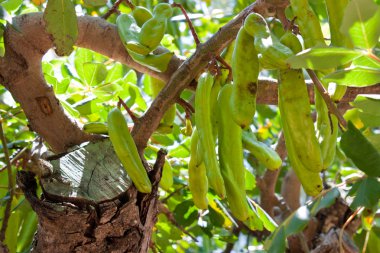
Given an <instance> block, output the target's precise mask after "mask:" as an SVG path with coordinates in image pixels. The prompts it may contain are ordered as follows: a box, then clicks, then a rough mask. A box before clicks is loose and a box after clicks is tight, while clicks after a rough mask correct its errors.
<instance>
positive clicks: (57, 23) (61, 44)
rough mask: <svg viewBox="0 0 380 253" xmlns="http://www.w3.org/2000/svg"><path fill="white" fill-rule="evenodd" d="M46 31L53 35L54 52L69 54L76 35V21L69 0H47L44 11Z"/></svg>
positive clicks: (62, 54) (71, 3) (72, 5)
mask: <svg viewBox="0 0 380 253" xmlns="http://www.w3.org/2000/svg"><path fill="white" fill-rule="evenodd" d="M44 20H45V23H46V31H47V32H48V33H49V34H50V35H52V36H53V43H54V46H55V52H56V53H57V55H59V56H64V55H69V54H70V53H71V52H72V51H73V46H74V44H75V42H76V40H77V37H78V21H77V15H76V13H75V6H74V4H73V2H72V1H71V0H49V1H48V3H47V6H46V9H45V12H44Z"/></svg>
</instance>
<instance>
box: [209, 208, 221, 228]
mask: <svg viewBox="0 0 380 253" xmlns="http://www.w3.org/2000/svg"><path fill="white" fill-rule="evenodd" d="M208 211H209V217H210V220H211V222H212V225H214V226H217V227H223V224H224V217H223V215H221V214H220V213H219V212H218V211H216V210H215V209H214V208H212V207H211V206H208Z"/></svg>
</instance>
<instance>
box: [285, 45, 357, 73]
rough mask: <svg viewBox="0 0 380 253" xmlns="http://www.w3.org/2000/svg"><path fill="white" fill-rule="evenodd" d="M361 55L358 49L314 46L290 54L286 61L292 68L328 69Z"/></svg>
mask: <svg viewBox="0 0 380 253" xmlns="http://www.w3.org/2000/svg"><path fill="white" fill-rule="evenodd" d="M361 55H363V53H362V52H360V51H355V50H351V49H346V48H342V47H314V48H309V49H306V50H304V51H302V52H300V53H298V54H297V55H294V56H291V57H290V58H289V59H288V60H287V62H288V63H289V64H290V66H291V67H292V68H309V69H330V68H336V67H338V66H341V65H344V64H346V63H349V62H350V61H352V60H354V59H355V58H357V57H359V56H361Z"/></svg>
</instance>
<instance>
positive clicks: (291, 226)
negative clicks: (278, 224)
mask: <svg viewBox="0 0 380 253" xmlns="http://www.w3.org/2000/svg"><path fill="white" fill-rule="evenodd" d="M309 220H310V211H309V209H308V208H307V206H301V207H300V208H298V209H297V210H296V211H295V212H294V213H293V214H292V215H290V216H289V217H288V218H287V219H286V220H285V222H284V227H285V231H286V236H289V235H292V234H296V233H298V232H301V231H302V230H303V229H304V228H305V227H306V226H307V224H308V223H309Z"/></svg>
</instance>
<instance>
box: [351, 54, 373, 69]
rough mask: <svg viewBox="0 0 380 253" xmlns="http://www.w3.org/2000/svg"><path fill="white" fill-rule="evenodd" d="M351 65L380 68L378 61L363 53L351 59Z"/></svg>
mask: <svg viewBox="0 0 380 253" xmlns="http://www.w3.org/2000/svg"><path fill="white" fill-rule="evenodd" d="M352 65H353V66H356V67H364V68H375V69H376V68H377V69H380V62H379V61H376V60H375V59H373V58H372V57H370V56H369V55H363V56H361V57H359V58H356V59H355V60H353V62H352Z"/></svg>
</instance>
